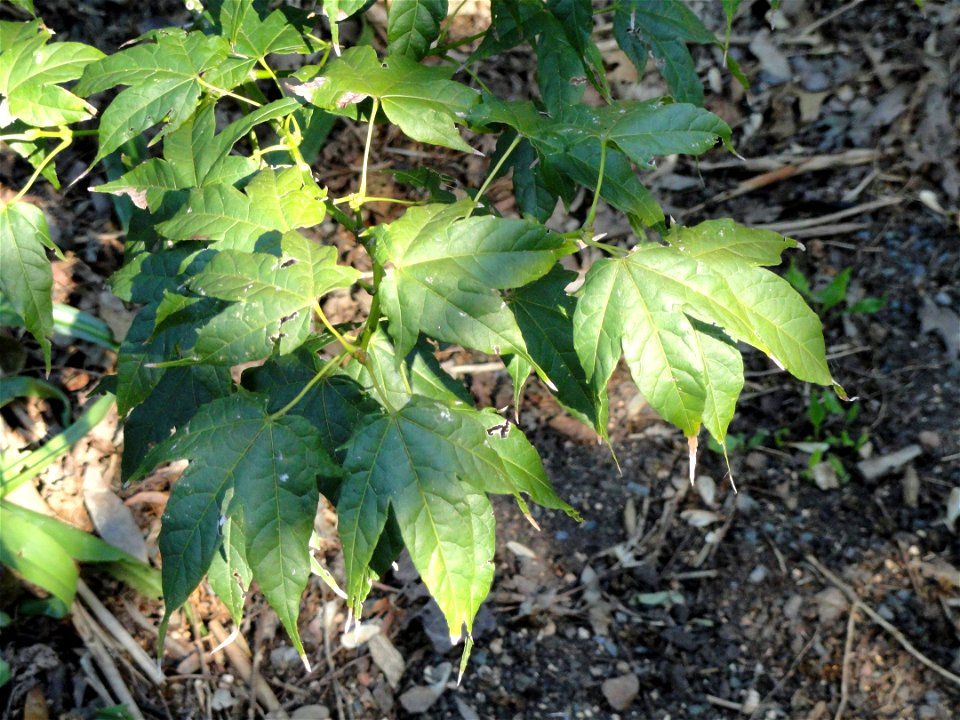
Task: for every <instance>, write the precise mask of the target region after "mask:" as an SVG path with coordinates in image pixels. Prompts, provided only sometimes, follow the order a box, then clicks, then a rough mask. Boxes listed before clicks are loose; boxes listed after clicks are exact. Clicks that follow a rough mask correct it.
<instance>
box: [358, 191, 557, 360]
mask: <svg viewBox="0 0 960 720" xmlns="http://www.w3.org/2000/svg"><path fill="white" fill-rule="evenodd" d="M469 207H470V205H469V203H468V202H464V203H458V204H456V205H428V206H423V207H417V208H411V209H409V210H408V211H407V212H406V213H405V214H404V216H403V217H402V218H401V219H400V220H397V221H395V222H393V223H390V224H389V225H381V226H379V227H378V228H377V229H376V231H375V236H376V249H375V254H376V256H377V258H378V261H379V262H381V263H386V262H387V261H389V262H392V263H393V270H392V271H390V273H389V274H388V275H387V278H386V279H385V281H384V282H383V283H382V284H381V286H380V292H381V293H382V303H383V308H384V312H385V314H386V315H387V317H388V318H390V320H391V323H390V332H391V334H392V335H393V337H394V339H395V340H396V342H397V346H398V351H399V352H400V353H401V354H403V355H405V354H406V353H407V352H409V351H410V349H411V348H412V347H413V346H414V345H415V344H416V340H417V337H418V335H419V333H420V332H424V333H426V334H428V335H430V336H432V337H434V338H437V339H439V340H444V341H447V342H453V343H460V344H463V345H466V346H468V347H473V348H476V349H478V350H481V351H482V352H488V353H500V352H501V351H502V352H503V353H505V354H507V353H511V352H520V353H523V352H525V349H524V347H523V340H522V337H521V336H520V333H519V329H518V328H517V326H516V321H515V320H514V318H513V315H512V314H511V313H510V311H509V309H508V308H507V307H506V303H505V302H504V301H503V300H502V299H501V298H500V296H499V295H498V294H497V293H496V292H495V291H493V290H491V288H511V287H518V286H520V285H524V284H526V283H529V282H531V281H533V280H535V279H536V278H538V277H540V276H541V275H543V274H544V273H546V272H547V271H548V270H549V269H550V268H551V267H552V266H553V264H554V262H556V260H557V258H559V257H560V256H561V255H563V254H566V253H568V252H569V251H570V249H571V247H570V245H569V243H568V241H566V240H564V239H563V238H562V237H560V236H557V235H554V234H552V233H549V232H548V231H547V230H546V229H545V228H544V227H543V226H542V225H539V224H538V223H534V222H530V221H524V220H507V219H504V218H496V217H490V216H487V217H469V218H464V217H463V216H464V215H465V213H466V212H467V211H468V210H469Z"/></svg>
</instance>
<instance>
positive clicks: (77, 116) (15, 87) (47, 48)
mask: <svg viewBox="0 0 960 720" xmlns="http://www.w3.org/2000/svg"><path fill="white" fill-rule="evenodd" d="M0 25H2V28H0V36H2V38H3V43H2V44H0V96H3V100H2V101H0V127H5V126H7V125H10V124H11V123H12V122H14V121H15V120H22V121H23V122H25V123H27V124H28V125H33V126H35V127H53V126H55V125H67V124H70V123H75V122H81V121H83V120H89V119H90V118H91V117H93V116H94V114H95V113H96V109H95V108H94V107H93V106H92V105H90V103H88V102H87V101H86V100H83V99H82V98H80V97H77V95H74V94H73V93H72V92H70V91H69V90H67V89H66V88H64V87H61V85H60V83H65V82H69V81H70V80H76V79H77V78H78V77H80V75H81V74H82V73H83V71H84V67H86V66H87V65H89V64H90V63H93V62H95V61H97V60H100V59H101V58H102V57H104V55H103V53H102V52H100V51H99V50H97V49H96V48H94V47H91V46H89V45H84V44H83V43H76V42H58V43H53V44H50V45H48V44H47V41H48V40H49V39H50V37H51V36H52V35H53V33H51V32H50V31H49V30H48V29H47V28H46V27H43V26H42V24H41V22H40V21H39V20H34V21H33V22H29V23H8V22H4V23H0ZM78 92H80V94H81V95H83V94H85V93H83V92H81V91H79V90H78Z"/></svg>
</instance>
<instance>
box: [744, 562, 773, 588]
mask: <svg viewBox="0 0 960 720" xmlns="http://www.w3.org/2000/svg"><path fill="white" fill-rule="evenodd" d="M769 572H770V571H769V570H767V566H766V565H757V566H756V567H755V568H754V569H753V570H751V571H750V576H749V577H748V578H747V582H750V583H752V584H754V585H759V584H760V583H762V582H763V581H764V580H766V579H767V575H768V574H769Z"/></svg>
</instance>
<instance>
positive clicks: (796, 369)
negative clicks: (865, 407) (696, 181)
mask: <svg viewBox="0 0 960 720" xmlns="http://www.w3.org/2000/svg"><path fill="white" fill-rule="evenodd" d="M705 225H706V227H701V226H697V227H696V228H692V229H691V232H690V233H689V234H686V233H685V232H684V231H683V230H677V231H675V232H674V233H673V234H672V235H671V237H672V238H673V239H674V242H678V243H679V244H677V245H676V246H671V247H661V246H655V245H646V246H642V247H639V248H638V249H636V250H635V251H634V252H632V253H631V254H630V255H629V256H628V257H626V258H623V259H616V260H614V259H606V260H601V261H600V262H598V263H596V264H595V265H593V266H592V267H591V268H590V270H589V271H588V272H587V277H586V281H585V284H584V288H583V295H582V297H581V299H580V301H579V302H578V304H577V310H576V313H575V316H574V343H575V346H576V349H577V354H578V355H579V357H580V360H581V362H582V364H583V367H584V370H585V371H586V375H587V378H588V379H589V380H590V381H591V382H592V384H593V386H594V388H595V389H596V390H597V391H598V392H599V391H601V390H602V389H603V388H604V387H605V386H606V383H607V381H608V380H609V378H610V375H611V374H612V373H613V369H614V367H615V365H616V363H617V361H618V360H619V358H620V354H621V350H622V352H623V354H624V356H625V359H626V361H627V365H628V366H629V367H630V371H631V374H632V375H633V378H634V381H635V382H636V383H637V385H638V387H639V388H640V390H641V392H642V393H643V394H644V396H645V397H646V398H647V400H648V402H649V403H650V405H651V407H653V408H654V409H655V410H656V411H657V412H658V413H660V415H661V416H663V417H664V418H665V419H666V420H668V421H669V422H671V423H673V424H674V425H676V426H677V427H679V428H680V429H681V430H682V431H683V432H684V434H685V435H687V436H688V437H693V436H695V435H696V434H697V432H698V431H699V429H700V425H701V423H703V424H706V425H707V428H708V430H709V431H710V433H711V434H712V435H714V437H715V438H716V439H717V440H718V441H720V442H721V443H722V442H723V440H724V437H725V435H726V427H727V424H728V423H729V420H730V418H731V417H732V415H733V409H734V406H735V404H736V398H737V395H738V394H739V391H740V387H741V386H742V382H743V380H742V364H741V361H740V360H739V358H735V357H734V355H735V354H736V352H737V351H736V349H735V348H734V347H733V346H732V344H731V343H730V342H729V340H728V339H727V338H725V337H723V336H722V335H721V334H719V333H718V332H717V330H716V329H715V328H708V327H703V326H702V325H700V324H699V323H698V321H699V322H702V323H706V324H708V325H715V326H718V327H719V328H721V329H722V330H723V331H724V332H726V333H727V334H728V335H729V336H730V337H732V338H734V339H736V340H741V341H744V342H747V343H750V344H751V345H754V346H755V347H757V348H758V349H760V350H762V351H763V352H765V353H767V354H768V355H769V356H770V357H771V358H773V359H775V361H776V362H777V363H778V364H780V365H781V366H782V367H786V368H787V369H788V370H789V371H790V372H791V373H793V374H794V375H795V376H797V377H798V378H800V379H803V380H807V381H810V382H815V383H819V384H823V385H831V384H834V381H833V379H832V377H831V376H830V372H829V370H828V369H827V364H826V356H825V350H824V341H823V331H822V328H821V326H820V321H819V319H818V318H817V317H816V315H815V314H814V313H813V312H812V311H811V310H810V309H809V308H808V307H807V306H806V304H805V303H804V302H803V300H802V299H801V298H800V296H799V295H797V294H796V292H795V291H793V289H792V288H790V286H789V284H788V283H786V281H784V280H783V279H781V278H779V277H778V276H776V275H774V274H773V273H771V272H769V271H767V270H764V269H762V268H761V267H758V266H757V264H758V263H756V262H755V261H756V259H757V258H759V259H760V260H762V261H764V262H766V261H769V260H772V256H773V254H774V253H778V252H779V250H782V248H783V247H784V246H785V245H786V244H787V243H785V242H784V241H783V240H782V239H780V238H775V237H773V236H774V234H773V233H770V234H768V235H767V236H765V237H761V236H759V235H758V234H757V233H756V232H755V231H749V230H744V233H743V235H742V236H741V234H740V232H739V229H738V228H737V227H736V226H732V225H726V224H722V225H720V226H717V225H716V224H715V223H714V224H706V223H705ZM720 229H723V230H724V232H725V233H726V234H727V235H728V236H729V237H728V240H730V241H731V246H730V247H731V248H732V249H730V250H724V249H723V248H722V246H721V245H720V244H719V243H716V242H705V243H703V245H702V248H701V250H702V253H703V255H702V257H701V258H699V259H695V258H694V257H692V256H691V255H690V254H693V255H695V254H696V253H697V243H696V239H697V237H698V236H701V235H702V236H710V235H711V234H712V233H713V232H714V231H716V232H717V233H719V230H720ZM680 238H683V242H679V240H680ZM738 238H739V240H738ZM681 248H683V249H681ZM736 248H740V249H739V250H737V249H736ZM687 253H690V254H687ZM745 258H752V259H753V260H754V262H753V264H751V260H749V259H745Z"/></svg>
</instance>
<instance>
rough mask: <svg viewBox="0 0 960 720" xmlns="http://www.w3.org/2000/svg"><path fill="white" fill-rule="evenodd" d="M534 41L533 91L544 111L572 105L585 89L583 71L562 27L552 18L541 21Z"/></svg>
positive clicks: (581, 64)
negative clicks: (540, 29)
mask: <svg viewBox="0 0 960 720" xmlns="http://www.w3.org/2000/svg"><path fill="white" fill-rule="evenodd" d="M542 22H543V25H544V28H543V34H541V35H540V37H539V38H538V40H537V87H538V88H539V89H540V97H541V99H542V100H543V104H544V105H545V106H546V108H547V110H548V111H551V112H557V111H560V110H561V109H562V108H564V107H568V106H570V105H576V104H577V103H579V102H580V99H581V98H582V97H583V92H584V90H585V89H586V86H587V71H586V69H585V68H584V66H583V62H582V61H581V60H580V55H579V54H578V53H577V51H576V49H575V48H574V47H573V45H571V44H570V41H569V40H568V39H567V36H566V34H565V33H564V29H563V26H562V25H561V24H560V22H559V21H558V20H557V19H556V18H554V17H553V16H550V15H547V16H546V17H545V18H543V20H542Z"/></svg>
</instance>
